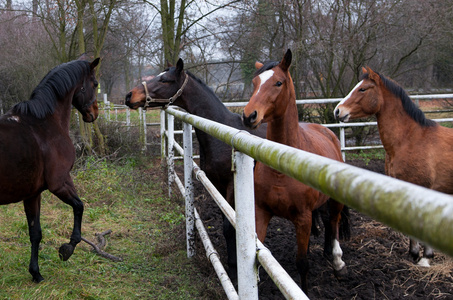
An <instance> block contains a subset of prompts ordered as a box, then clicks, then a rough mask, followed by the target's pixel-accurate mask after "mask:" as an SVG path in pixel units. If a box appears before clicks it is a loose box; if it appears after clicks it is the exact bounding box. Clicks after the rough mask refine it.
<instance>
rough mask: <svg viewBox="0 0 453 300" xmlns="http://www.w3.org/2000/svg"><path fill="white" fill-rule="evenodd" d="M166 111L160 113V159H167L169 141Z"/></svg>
mask: <svg viewBox="0 0 453 300" xmlns="http://www.w3.org/2000/svg"><path fill="white" fill-rule="evenodd" d="M166 114H167V113H166V112H165V110H161V111H160V158H161V159H164V158H165V149H166V145H167V139H166V138H165V131H166V130H165V115H166Z"/></svg>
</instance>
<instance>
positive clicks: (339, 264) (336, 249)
mask: <svg viewBox="0 0 453 300" xmlns="http://www.w3.org/2000/svg"><path fill="white" fill-rule="evenodd" d="M332 255H333V268H334V269H335V270H336V271H340V270H341V269H343V268H344V267H345V266H346V264H345V262H344V261H343V260H342V259H341V257H342V256H343V250H341V248H340V243H339V242H338V240H337V239H335V240H333V249H332Z"/></svg>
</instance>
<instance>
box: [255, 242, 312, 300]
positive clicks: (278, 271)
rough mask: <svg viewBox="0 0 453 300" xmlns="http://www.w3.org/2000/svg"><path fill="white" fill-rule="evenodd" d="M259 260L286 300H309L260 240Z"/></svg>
mask: <svg viewBox="0 0 453 300" xmlns="http://www.w3.org/2000/svg"><path fill="white" fill-rule="evenodd" d="M257 242H258V243H257V244H258V245H257V247H258V249H257V258H258V261H259V262H260V263H261V265H262V266H263V268H264V269H265V270H266V272H267V274H269V276H270V277H271V278H272V280H273V281H274V283H275V285H276V286H277V287H278V289H279V290H280V291H281V292H282V294H283V295H284V296H285V298H286V299H294V300H308V297H307V295H305V293H304V292H303V291H302V290H301V289H300V287H299V285H297V283H295V282H294V280H293V279H292V278H291V276H289V275H288V273H286V271H285V269H283V267H282V266H281V265H280V264H279V263H278V262H277V260H276V259H275V258H274V257H273V256H272V253H271V252H270V251H269V249H268V248H266V247H265V246H264V245H263V244H262V243H261V242H260V241H259V240H258V241H257Z"/></svg>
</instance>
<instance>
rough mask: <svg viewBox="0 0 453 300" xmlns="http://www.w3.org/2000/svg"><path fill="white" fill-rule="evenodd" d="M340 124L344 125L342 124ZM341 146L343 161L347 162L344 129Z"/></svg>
mask: <svg viewBox="0 0 453 300" xmlns="http://www.w3.org/2000/svg"><path fill="white" fill-rule="evenodd" d="M340 124H343V123H342V122H340ZM340 146H341V156H342V157H343V161H346V150H345V148H346V138H345V134H344V127H340Z"/></svg>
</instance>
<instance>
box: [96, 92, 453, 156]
mask: <svg viewBox="0 0 453 300" xmlns="http://www.w3.org/2000/svg"><path fill="white" fill-rule="evenodd" d="M410 97H411V99H413V100H415V102H417V104H418V102H419V100H430V99H453V94H431V95H411V96H410ZM342 99H343V98H325V99H302V100H296V103H297V104H299V105H304V104H326V103H338V102H340V101H341V100H342ZM104 102H105V100H104ZM247 103H248V102H225V103H224V104H225V106H227V107H243V106H245V105H247ZM102 110H103V111H104V117H105V118H106V119H107V120H108V121H112V122H121V123H123V124H124V125H126V126H131V120H130V110H129V109H128V107H127V106H125V105H113V104H111V103H109V102H107V104H104V106H103V107H102ZM123 110H125V111H126V121H118V112H119V111H123ZM441 112H443V111H438V113H441ZM139 115H140V123H141V124H142V125H141V127H142V130H143V131H144V134H143V137H144V146H145V147H146V146H147V145H149V144H148V141H147V140H146V138H147V137H146V136H147V135H146V130H147V126H160V124H164V123H163V122H164V121H165V120H162V119H161V121H160V123H148V122H147V121H146V112H145V111H143V110H142V109H141V108H140V109H139ZM433 120H434V121H436V122H453V118H441V119H440V118H438V119H433ZM145 125H146V126H145ZM322 125H323V126H326V127H328V128H339V129H340V135H339V139H340V143H341V152H342V154H343V160H344V159H345V153H346V151H352V150H366V149H376V148H383V146H382V145H381V144H379V143H380V141H378V143H377V144H375V145H359V146H347V145H346V134H345V128H350V127H366V126H376V125H377V122H350V123H341V122H340V123H334V124H322ZM162 130H163V129H162V127H161V137H162V140H161V142H162V143H161V145H162V147H163V148H162V149H165V148H164V147H165V140H164V139H163V137H164V136H163V134H162V133H163V132H162ZM176 133H182V131H177V132H176ZM161 153H164V151H163V150H162V151H161ZM180 158H181V157H180Z"/></svg>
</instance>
